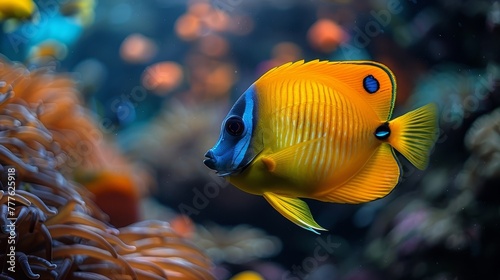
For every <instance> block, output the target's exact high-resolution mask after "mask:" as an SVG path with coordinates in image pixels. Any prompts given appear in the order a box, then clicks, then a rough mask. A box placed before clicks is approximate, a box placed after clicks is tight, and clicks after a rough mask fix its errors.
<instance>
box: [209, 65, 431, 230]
mask: <svg viewBox="0 0 500 280" xmlns="http://www.w3.org/2000/svg"><path fill="white" fill-rule="evenodd" d="M395 100H396V78H395V76H394V74H393V73H392V71H391V70H390V69H389V68H388V67H387V66H385V65H383V64H381V63H378V62H375V61H326V60H325V61H320V60H313V61H309V62H305V61H304V60H301V61H297V62H289V63H286V64H284V65H281V66H279V67H275V68H273V69H271V70H269V71H268V72H266V73H265V74H263V75H262V76H261V77H260V78H258V79H257V81H255V82H254V83H253V84H252V85H251V86H250V87H249V88H248V89H247V90H246V91H245V92H244V93H243V94H242V95H241V96H240V97H239V98H238V99H237V101H236V102H235V103H234V105H233V107H232V108H231V110H230V111H229V113H228V114H227V116H226V117H225V119H224V120H223V122H222V125H221V132H220V136H219V139H218V141H217V143H216V144H215V146H214V147H213V148H211V149H209V150H208V151H207V153H206V154H205V160H204V164H205V165H206V166H207V167H208V168H210V169H212V170H215V171H216V173H217V174H218V175H219V176H222V177H224V178H225V179H227V180H228V181H229V182H230V183H231V184H233V185H234V186H236V187H237V188H239V189H241V190H243V191H245V192H247V193H250V194H255V195H261V196H263V197H264V198H265V199H266V200H267V201H268V202H269V203H270V204H271V206H272V207H273V208H274V209H276V210H277V211H278V212H279V213H280V214H282V215H283V216H284V217H285V218H287V219H289V220H290V221H292V222H293V223H295V224H296V225H298V226H300V227H302V228H305V229H307V230H310V231H312V232H314V233H317V234H319V232H318V231H323V230H326V229H325V228H323V227H321V226H320V225H319V224H318V223H317V222H316V221H315V220H314V218H313V216H312V214H311V211H310V209H309V207H308V205H307V203H306V202H304V201H303V200H302V198H305V199H313V200H319V201H323V202H331V203H349V204H359V203H366V202H370V201H373V200H376V199H380V198H383V197H385V196H386V195H388V194H389V193H390V192H391V191H392V190H393V189H394V187H395V186H396V185H397V184H398V181H399V178H400V174H401V167H400V163H399V161H398V159H397V157H396V154H395V150H396V151H398V152H399V153H401V154H402V155H403V156H404V157H405V158H406V159H408V161H409V162H410V163H411V164H413V165H414V166H415V167H416V168H418V169H420V170H424V169H425V168H426V167H427V165H428V163H429V157H430V152H431V149H432V148H433V146H434V144H435V142H436V137H437V130H438V128H437V106H436V105H435V104H433V103H430V104H427V105H424V106H422V107H420V108H417V109H415V110H412V111H410V112H408V113H406V114H404V115H402V116H400V117H397V118H392V113H393V109H394V104H395Z"/></svg>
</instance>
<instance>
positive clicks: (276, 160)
mask: <svg viewBox="0 0 500 280" xmlns="http://www.w3.org/2000/svg"><path fill="white" fill-rule="evenodd" d="M324 140H325V138H324V137H319V138H315V139H311V140H308V141H304V142H300V143H297V144H294V145H292V146H290V147H286V148H284V149H282V150H280V151H277V152H274V153H271V154H267V155H265V156H263V157H262V158H261V160H262V162H263V163H264V164H265V165H266V167H267V170H268V171H269V172H271V173H274V174H278V175H284V176H286V175H287V174H289V172H297V170H290V168H293V167H295V165H294V164H293V163H295V162H297V161H298V160H300V157H302V156H304V155H305V154H308V153H309V152H310V151H311V150H314V149H315V148H316V145H317V144H318V143H319V142H320V141H324ZM302 169H303V167H302Z"/></svg>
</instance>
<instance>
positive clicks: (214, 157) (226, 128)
mask: <svg viewBox="0 0 500 280" xmlns="http://www.w3.org/2000/svg"><path fill="white" fill-rule="evenodd" d="M254 90H255V89H254V86H253V85H252V86H250V87H249V88H248V89H247V90H246V91H245V92H244V93H243V95H241V97H240V98H239V99H238V100H237V101H236V103H235V104H234V106H233V108H231V111H229V113H228V114H227V116H226V118H225V119H224V121H223V122H222V126H221V132H220V136H219V140H218V141H217V144H215V146H214V147H213V148H212V149H210V150H208V152H207V153H206V154H205V157H206V159H205V160H204V161H203V163H205V165H206V166H207V167H208V168H210V169H213V170H215V171H216V172H217V174H218V175H219V176H229V175H234V174H237V173H240V172H241V171H242V170H243V169H244V168H245V167H247V166H248V165H249V164H250V163H251V162H252V160H253V159H254V158H255V156H257V154H258V153H259V152H260V151H261V149H258V148H256V147H255V145H253V144H252V143H255V141H254V140H255V137H254V136H255V135H256V133H255V131H254V130H255V129H254V128H255V124H256V121H257V119H256V112H257V109H256V104H255V102H256V101H255V92H254Z"/></svg>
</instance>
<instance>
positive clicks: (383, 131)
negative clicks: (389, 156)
mask: <svg viewBox="0 0 500 280" xmlns="http://www.w3.org/2000/svg"><path fill="white" fill-rule="evenodd" d="M389 136H391V129H390V128H389V123H383V124H381V125H380V126H379V127H377V129H376V130H375V137H376V138H377V139H378V140H386V139H387V138H389Z"/></svg>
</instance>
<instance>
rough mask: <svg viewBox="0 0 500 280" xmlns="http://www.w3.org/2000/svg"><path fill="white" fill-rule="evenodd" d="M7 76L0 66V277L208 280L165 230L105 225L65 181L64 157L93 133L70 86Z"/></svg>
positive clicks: (188, 248) (158, 225)
mask: <svg viewBox="0 0 500 280" xmlns="http://www.w3.org/2000/svg"><path fill="white" fill-rule="evenodd" d="M9 67H10V66H9V65H7V64H6V63H4V62H2V63H0V92H1V94H0V172H1V178H2V182H1V187H2V189H3V190H2V192H1V193H0V205H1V206H0V225H1V232H0V248H1V249H2V251H1V252H2V253H1V254H0V259H1V261H2V274H1V275H0V277H1V278H2V279H27V278H29V279H166V278H168V279H213V276H212V274H211V272H210V269H211V263H210V260H209V259H208V257H207V256H205V255H204V254H203V253H202V252H201V251H200V250H199V249H197V248H196V247H195V246H194V245H193V244H192V243H190V242H189V241H188V240H187V239H185V238H182V237H181V236H179V235H177V234H176V233H175V232H174V231H173V230H172V229H171V228H170V226H169V224H167V223H164V222H159V221H144V222H140V223H136V224H133V225H130V226H127V227H124V228H120V229H116V228H114V227H113V226H110V225H109V224H108V222H107V221H108V218H107V216H106V215H105V214H104V213H103V212H102V211H101V209H99V208H98V207H97V206H96V204H95V203H94V202H93V201H92V200H91V199H90V197H91V195H90V193H89V191H87V190H86V189H84V188H82V187H80V186H78V185H76V184H75V183H72V182H71V181H69V180H67V179H66V177H65V176H64V175H63V173H62V172H61V171H62V170H65V168H66V167H67V164H68V162H67V161H65V160H60V156H61V155H62V154H64V152H65V151H68V150H70V149H71V148H72V147H75V146H74V145H75V141H77V140H78V139H89V138H80V137H83V136H85V133H84V130H85V129H88V128H90V127H92V126H91V125H90V123H91V121H89V120H88V119H86V118H87V116H86V115H85V114H81V109H79V108H80V107H79V105H77V104H78V103H77V101H76V98H77V94H76V93H74V91H72V90H71V89H72V87H73V85H72V84H71V83H70V82H69V81H67V80H66V79H64V78H61V77H60V76H57V75H55V74H54V73H45V72H37V71H35V72H33V73H31V74H30V73H29V72H28V71H27V70H26V69H24V68H23V67H21V66H19V65H14V66H12V68H11V69H9ZM65 89H67V90H65ZM75 103H76V105H75ZM73 110H74V111H73ZM61 116H64V117H61ZM70 120H72V121H73V123H71V122H70ZM78 124H82V125H83V127H79V126H78ZM86 125H88V126H86ZM86 137H87V136H86ZM84 160H87V158H85V159H84ZM11 221H15V225H14V226H13V225H12V223H11ZM9 261H10V262H9ZM11 267H13V269H9V268H11Z"/></svg>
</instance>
